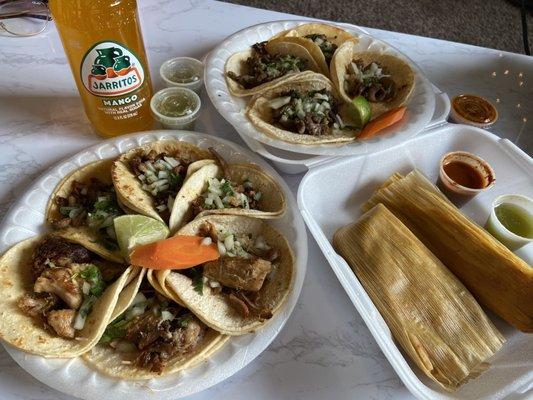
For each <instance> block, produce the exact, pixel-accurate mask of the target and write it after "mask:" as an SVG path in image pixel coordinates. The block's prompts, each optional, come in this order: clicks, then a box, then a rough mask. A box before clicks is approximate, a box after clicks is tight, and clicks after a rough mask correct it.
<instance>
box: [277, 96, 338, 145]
mask: <svg viewBox="0 0 533 400" xmlns="http://www.w3.org/2000/svg"><path fill="white" fill-rule="evenodd" d="M270 104H271V108H272V118H273V120H274V123H275V124H277V125H279V126H281V127H282V128H283V129H286V130H288V131H291V132H294V133H298V134H301V135H312V136H323V135H331V134H332V128H333V127H334V124H338V121H339V120H340V117H339V116H338V104H337V101H336V100H335V98H334V97H333V95H332V93H331V92H330V91H329V90H325V89H322V90H311V91H307V92H300V91H297V90H293V91H290V92H286V93H282V94H281V96H280V97H279V98H276V99H273V100H271V102H270ZM337 127H338V126H337Z"/></svg>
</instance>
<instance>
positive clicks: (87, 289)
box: [81, 281, 91, 296]
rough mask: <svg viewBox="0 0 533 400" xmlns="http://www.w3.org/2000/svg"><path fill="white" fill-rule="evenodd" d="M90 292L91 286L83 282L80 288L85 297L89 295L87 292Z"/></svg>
mask: <svg viewBox="0 0 533 400" xmlns="http://www.w3.org/2000/svg"><path fill="white" fill-rule="evenodd" d="M90 290H91V284H90V283H89V282H87V281H83V285H82V287H81V291H82V292H83V294H84V295H85V296H87V295H88V294H89V291H90Z"/></svg>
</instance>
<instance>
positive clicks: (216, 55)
mask: <svg viewBox="0 0 533 400" xmlns="http://www.w3.org/2000/svg"><path fill="white" fill-rule="evenodd" d="M305 22H309V21H273V22H267V23H263V24H259V25H254V26H251V27H249V28H246V29H243V30H241V31H239V32H237V33H234V34H233V35H231V36H228V37H227V38H226V39H225V40H224V41H223V42H222V43H221V44H219V45H218V46H217V47H216V48H215V49H214V50H213V51H211V53H210V54H209V55H208V57H207V59H206V63H205V74H204V81H205V87H206V90H207V93H208V95H209V97H210V99H211V101H212V102H213V104H214V106H215V107H216V109H217V110H218V111H219V112H220V114H221V115H222V116H223V117H224V118H225V119H226V120H227V121H228V122H229V123H230V124H232V125H233V126H234V128H235V129H236V130H237V131H238V132H239V133H240V134H241V135H246V136H248V137H250V138H252V139H255V140H257V141H259V142H261V143H264V144H266V145H269V146H272V147H275V148H278V149H282V150H286V151H291V152H295V153H303V154H314V155H327V156H346V155H356V154H357V155H361V154H367V153H373V152H377V151H381V150H384V149H387V148H390V147H392V146H395V145H398V144H400V143H403V142H405V141H407V140H409V139H410V138H412V137H414V136H415V135H416V134H418V133H419V132H420V131H422V130H423V129H424V127H425V126H426V125H427V124H428V123H429V121H430V120H431V117H432V116H433V111H434V109H435V94H434V92H433V89H432V87H431V84H430V83H429V81H428V80H427V78H426V77H425V76H424V74H423V73H422V71H420V69H419V68H418V67H417V66H416V64H415V63H414V62H413V61H411V60H410V59H409V58H408V57H407V56H405V55H404V54H403V53H401V52H400V51H399V50H397V49H396V48H394V47H392V46H391V45H389V44H387V43H385V42H383V41H381V40H379V39H376V38H374V37H372V36H370V35H368V34H366V33H364V32H363V31H362V30H361V29H359V28H357V27H355V26H353V25H347V24H343V25H340V27H341V28H343V29H345V30H347V31H349V32H350V33H351V34H352V35H354V36H357V37H359V43H358V45H357V47H358V49H359V50H372V51H379V52H383V53H388V54H392V55H395V56H397V57H400V58H402V59H404V60H405V61H406V62H408V63H409V64H410V65H411V67H412V68H413V71H414V73H415V88H414V91H413V94H412V95H411V97H410V99H409V101H408V103H407V113H406V117H404V119H403V120H402V121H401V122H400V123H398V124H395V125H394V126H392V127H391V128H389V129H387V130H386V131H383V134H382V135H378V136H376V137H375V138H372V139H370V140H365V141H360V142H358V141H356V142H353V143H347V144H340V145H339V144H321V145H298V144H293V143H287V142H284V141H282V140H279V139H275V138H272V137H270V136H267V135H265V134H264V133H262V132H260V131H259V130H257V129H256V128H255V127H254V126H253V125H252V123H251V122H250V121H249V120H248V118H247V117H246V115H245V114H244V110H245V108H246V105H247V102H248V100H249V97H234V96H232V95H231V94H230V92H229V89H228V86H227V84H226V80H225V78H224V65H225V64H226V60H227V59H228V58H229V57H230V56H231V55H232V54H234V53H236V52H239V51H243V50H246V49H247V48H249V47H250V46H251V45H252V44H254V43H257V42H261V41H264V40H268V39H269V38H271V37H272V36H273V35H275V34H276V33H278V32H281V31H282V30H285V29H290V28H293V27H295V26H298V25H301V24H303V23H305ZM328 23H329V22H328Z"/></svg>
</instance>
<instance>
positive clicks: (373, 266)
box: [333, 204, 505, 391]
mask: <svg viewBox="0 0 533 400" xmlns="http://www.w3.org/2000/svg"><path fill="white" fill-rule="evenodd" d="M333 244H334V246H335V248H336V249H337V251H338V252H339V253H340V254H341V255H342V256H343V257H344V258H345V260H346V261H347V262H348V264H349V265H350V267H351V268H352V269H353V271H354V272H355V274H356V276H357V278H358V279H359V281H360V282H361V284H362V285H363V287H364V288H365V290H366V292H367V293H368V295H369V296H370V298H371V299H372V301H373V303H374V304H375V305H376V307H377V309H378V310H379V312H380V313H381V315H382V317H383V319H384V320H385V322H386V323H387V325H388V327H389V329H390V330H391V332H392V334H393V336H394V338H395V339H396V341H397V342H398V343H399V344H400V345H401V347H402V348H403V350H404V351H405V352H406V353H407V354H408V355H409V357H410V358H411V359H412V360H413V361H414V362H415V363H416V365H417V366H418V367H419V368H420V369H421V370H422V371H423V372H424V373H425V374H426V375H427V376H428V377H429V378H431V379H433V380H434V381H435V382H437V383H438V384H439V385H441V386H442V387H444V388H445V389H447V390H450V391H452V390H455V389H457V388H458V387H459V386H460V385H462V384H464V383H465V382H467V381H468V380H469V379H472V378H475V377H477V376H478V375H479V374H480V373H481V372H483V371H484V370H485V369H486V368H488V363H487V362H486V360H487V359H488V358H489V357H491V356H492V355H493V354H494V353H495V352H496V351H498V349H500V348H501V346H502V345H503V343H504V341H505V339H504V338H503V336H502V335H501V334H500V333H499V332H498V331H497V329H496V328H495V327H494V326H493V325H492V323H491V321H490V320H489V319H488V317H487V316H486V315H485V313H484V312H483V310H482V309H481V307H480V306H479V304H478V303H477V302H476V300H475V299H474V297H473V296H472V295H471V294H470V293H469V292H468V290H467V289H466V288H465V287H464V286H463V284H462V283H461V282H460V281H459V280H458V279H457V278H456V277H455V275H453V274H452V273H451V272H450V271H449V270H448V269H447V268H446V267H445V266H444V265H443V264H442V263H441V262H440V261H439V259H438V258H437V257H435V255H433V254H432V253H431V252H430V251H429V250H428V248H427V247H426V246H424V245H423V244H422V242H421V241H420V240H418V239H417V237H416V236H415V235H414V234H413V233H412V232H410V231H409V229H407V227H406V226H405V225H403V224H402V223H401V221H400V220H399V219H397V218H396V217H395V216H394V215H393V214H392V213H391V212H390V211H389V210H387V208H386V207H385V206H383V205H382V204H378V205H376V206H375V207H374V208H372V209H371V210H370V211H368V212H367V213H366V214H365V215H363V216H362V217H361V219H359V220H358V221H357V222H355V223H353V224H350V225H348V226H345V227H343V228H341V229H339V230H338V231H337V232H336V233H335V235H334V238H333Z"/></svg>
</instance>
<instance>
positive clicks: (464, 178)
mask: <svg viewBox="0 0 533 400" xmlns="http://www.w3.org/2000/svg"><path fill="white" fill-rule="evenodd" d="M443 168H444V172H445V173H446V175H448V177H449V178H450V179H451V180H452V181H454V182H455V183H458V184H459V185H461V186H464V187H467V188H471V189H483V188H484V187H485V186H486V185H485V179H484V177H483V175H481V173H480V172H479V171H478V170H477V169H476V168H474V167H472V166H471V165H469V164H467V163H465V162H462V161H451V162H449V163H447V164H444V165H443Z"/></svg>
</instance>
